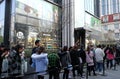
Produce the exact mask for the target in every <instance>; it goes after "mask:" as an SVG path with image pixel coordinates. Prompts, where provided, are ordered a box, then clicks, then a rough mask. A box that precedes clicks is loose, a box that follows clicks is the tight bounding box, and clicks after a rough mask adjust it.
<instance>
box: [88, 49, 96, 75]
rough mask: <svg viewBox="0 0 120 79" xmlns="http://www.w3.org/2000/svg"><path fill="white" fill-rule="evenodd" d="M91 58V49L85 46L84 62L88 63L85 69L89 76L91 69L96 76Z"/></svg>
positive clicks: (92, 56)
mask: <svg viewBox="0 0 120 79" xmlns="http://www.w3.org/2000/svg"><path fill="white" fill-rule="evenodd" d="M93 58H94V54H93V52H92V51H91V49H90V47H87V51H86V62H87V64H88V67H87V69H88V73H89V76H91V71H93V75H94V76H96V73H95V68H94V60H93Z"/></svg>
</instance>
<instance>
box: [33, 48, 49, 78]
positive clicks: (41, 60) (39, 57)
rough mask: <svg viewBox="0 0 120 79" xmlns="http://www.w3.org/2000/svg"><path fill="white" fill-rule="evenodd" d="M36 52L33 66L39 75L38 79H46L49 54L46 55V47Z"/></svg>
mask: <svg viewBox="0 0 120 79" xmlns="http://www.w3.org/2000/svg"><path fill="white" fill-rule="evenodd" d="M36 50H37V51H36V53H34V54H32V56H31V58H32V62H33V63H32V65H31V66H32V67H33V68H35V71H36V72H37V73H38V74H37V75H38V79H44V75H45V74H46V73H47V72H46V71H47V67H48V57H47V56H48V54H47V53H45V48H44V47H39V48H37V49H36Z"/></svg>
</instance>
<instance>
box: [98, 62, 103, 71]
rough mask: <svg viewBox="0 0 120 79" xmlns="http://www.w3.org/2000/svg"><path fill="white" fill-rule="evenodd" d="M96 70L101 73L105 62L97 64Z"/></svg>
mask: <svg viewBox="0 0 120 79" xmlns="http://www.w3.org/2000/svg"><path fill="white" fill-rule="evenodd" d="M96 70H97V71H99V72H101V71H102V70H103V62H96Z"/></svg>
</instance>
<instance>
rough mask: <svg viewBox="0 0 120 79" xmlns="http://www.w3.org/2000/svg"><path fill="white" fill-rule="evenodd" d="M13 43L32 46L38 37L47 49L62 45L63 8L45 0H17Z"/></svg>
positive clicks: (12, 33)
mask: <svg viewBox="0 0 120 79" xmlns="http://www.w3.org/2000/svg"><path fill="white" fill-rule="evenodd" d="M15 5H16V6H15V15H14V25H12V26H14V27H12V28H11V29H12V31H11V44H18V43H22V44H24V45H25V47H26V48H32V47H33V46H34V42H35V40H36V39H40V40H41V45H43V46H45V47H46V49H57V48H58V47H60V46H61V24H60V23H61V8H59V7H58V6H55V5H52V4H50V3H48V2H46V1H44V0H36V1H34V0H30V1H29V0H16V4H15Z"/></svg>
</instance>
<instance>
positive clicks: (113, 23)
mask: <svg viewBox="0 0 120 79" xmlns="http://www.w3.org/2000/svg"><path fill="white" fill-rule="evenodd" d="M100 11H101V15H100V16H101V21H102V29H103V31H104V37H105V38H106V39H104V42H106V43H111V44H116V43H117V42H119V40H120V23H119V22H120V14H119V13H120V0H100ZM109 34H111V35H109Z"/></svg>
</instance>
